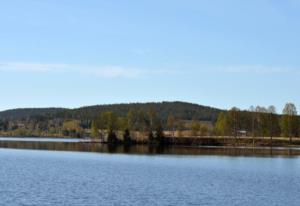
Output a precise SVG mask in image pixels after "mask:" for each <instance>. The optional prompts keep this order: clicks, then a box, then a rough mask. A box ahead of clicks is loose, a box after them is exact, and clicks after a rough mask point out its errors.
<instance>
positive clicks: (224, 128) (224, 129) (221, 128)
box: [215, 112, 230, 136]
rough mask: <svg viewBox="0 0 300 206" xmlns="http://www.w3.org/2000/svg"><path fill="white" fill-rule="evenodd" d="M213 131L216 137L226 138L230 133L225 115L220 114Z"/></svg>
mask: <svg viewBox="0 0 300 206" xmlns="http://www.w3.org/2000/svg"><path fill="white" fill-rule="evenodd" d="M215 130H216V133H217V135H220V136H226V135H228V134H229V133H230V128H229V121H228V117H227V115H226V113H224V112H221V113H220V114H219V116H218V119H217V122H216V124H215Z"/></svg>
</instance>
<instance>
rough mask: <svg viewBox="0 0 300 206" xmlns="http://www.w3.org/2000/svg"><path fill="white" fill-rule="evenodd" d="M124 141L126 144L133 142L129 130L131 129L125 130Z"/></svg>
mask: <svg viewBox="0 0 300 206" xmlns="http://www.w3.org/2000/svg"><path fill="white" fill-rule="evenodd" d="M123 141H124V144H129V143H131V137H130V131H129V129H125V131H124V134H123Z"/></svg>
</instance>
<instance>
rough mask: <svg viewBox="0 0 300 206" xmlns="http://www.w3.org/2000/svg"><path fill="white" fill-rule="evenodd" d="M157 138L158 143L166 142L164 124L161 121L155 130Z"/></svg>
mask: <svg viewBox="0 0 300 206" xmlns="http://www.w3.org/2000/svg"><path fill="white" fill-rule="evenodd" d="M155 139H156V141H157V143H158V144H160V145H162V144H164V143H165V135H164V130H163V127H162V125H161V124H160V123H159V124H158V125H157V127H156V130H155Z"/></svg>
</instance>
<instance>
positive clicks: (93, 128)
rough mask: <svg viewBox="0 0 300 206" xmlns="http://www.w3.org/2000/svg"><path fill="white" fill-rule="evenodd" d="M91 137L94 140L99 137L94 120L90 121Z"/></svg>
mask: <svg viewBox="0 0 300 206" xmlns="http://www.w3.org/2000/svg"><path fill="white" fill-rule="evenodd" d="M91 135H92V137H94V138H98V137H99V136H100V132H99V127H98V124H97V121H96V120H94V121H92V126H91Z"/></svg>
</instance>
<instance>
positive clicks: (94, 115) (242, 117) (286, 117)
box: [0, 102, 300, 144]
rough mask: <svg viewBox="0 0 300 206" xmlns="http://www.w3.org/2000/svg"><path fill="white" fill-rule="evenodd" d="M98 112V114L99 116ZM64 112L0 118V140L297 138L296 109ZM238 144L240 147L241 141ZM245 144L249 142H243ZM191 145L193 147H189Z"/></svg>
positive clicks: (156, 106) (162, 107)
mask: <svg viewBox="0 0 300 206" xmlns="http://www.w3.org/2000/svg"><path fill="white" fill-rule="evenodd" d="M97 108H98V110H97ZM72 111H73V113H72V112H71V110H64V109H53V108H50V109H37V110H35V109H29V110H26V109H21V110H10V111H6V112H2V113H0V135H3V136H52V137H62V136H64V137H92V138H94V139H97V140H98V141H101V142H107V143H111V144H120V143H124V144H135V143H141V144H144V143H149V144H174V143H176V142H177V143H179V142H184V141H181V140H179V139H180V138H185V141H186V139H190V141H192V142H197V140H195V139H197V138H198V139H199V138H200V137H201V138H202V139H204V138H211V139H214V142H219V139H225V138H226V137H227V138H228V139H233V140H234V142H237V141H238V140H239V139H241V138H244V139H250V140H251V139H252V142H255V141H256V142H258V140H259V139H266V138H267V139H269V141H270V142H273V143H274V144H275V142H276V141H277V142H278V141H279V139H278V138H283V139H284V140H286V139H287V140H288V141H289V143H292V142H293V138H296V137H299V135H300V119H299V116H298V115H297V109H296V107H295V105H294V104H292V103H288V104H286V106H285V107H284V109H283V110H282V113H281V114H278V113H277V112H276V108H275V107H274V106H270V107H268V108H265V107H260V106H257V107H253V106H252V107H250V109H249V110H240V109H238V108H236V107H233V108H232V109H230V110H228V111H226V110H219V109H214V108H210V107H204V106H200V105H195V104H188V103H181V102H174V103H171V102H164V103H147V104H120V105H106V106H94V107H84V108H80V109H75V110H72ZM240 142H241V141H240ZM246 142H247V141H246ZM190 144H192V143H190Z"/></svg>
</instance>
